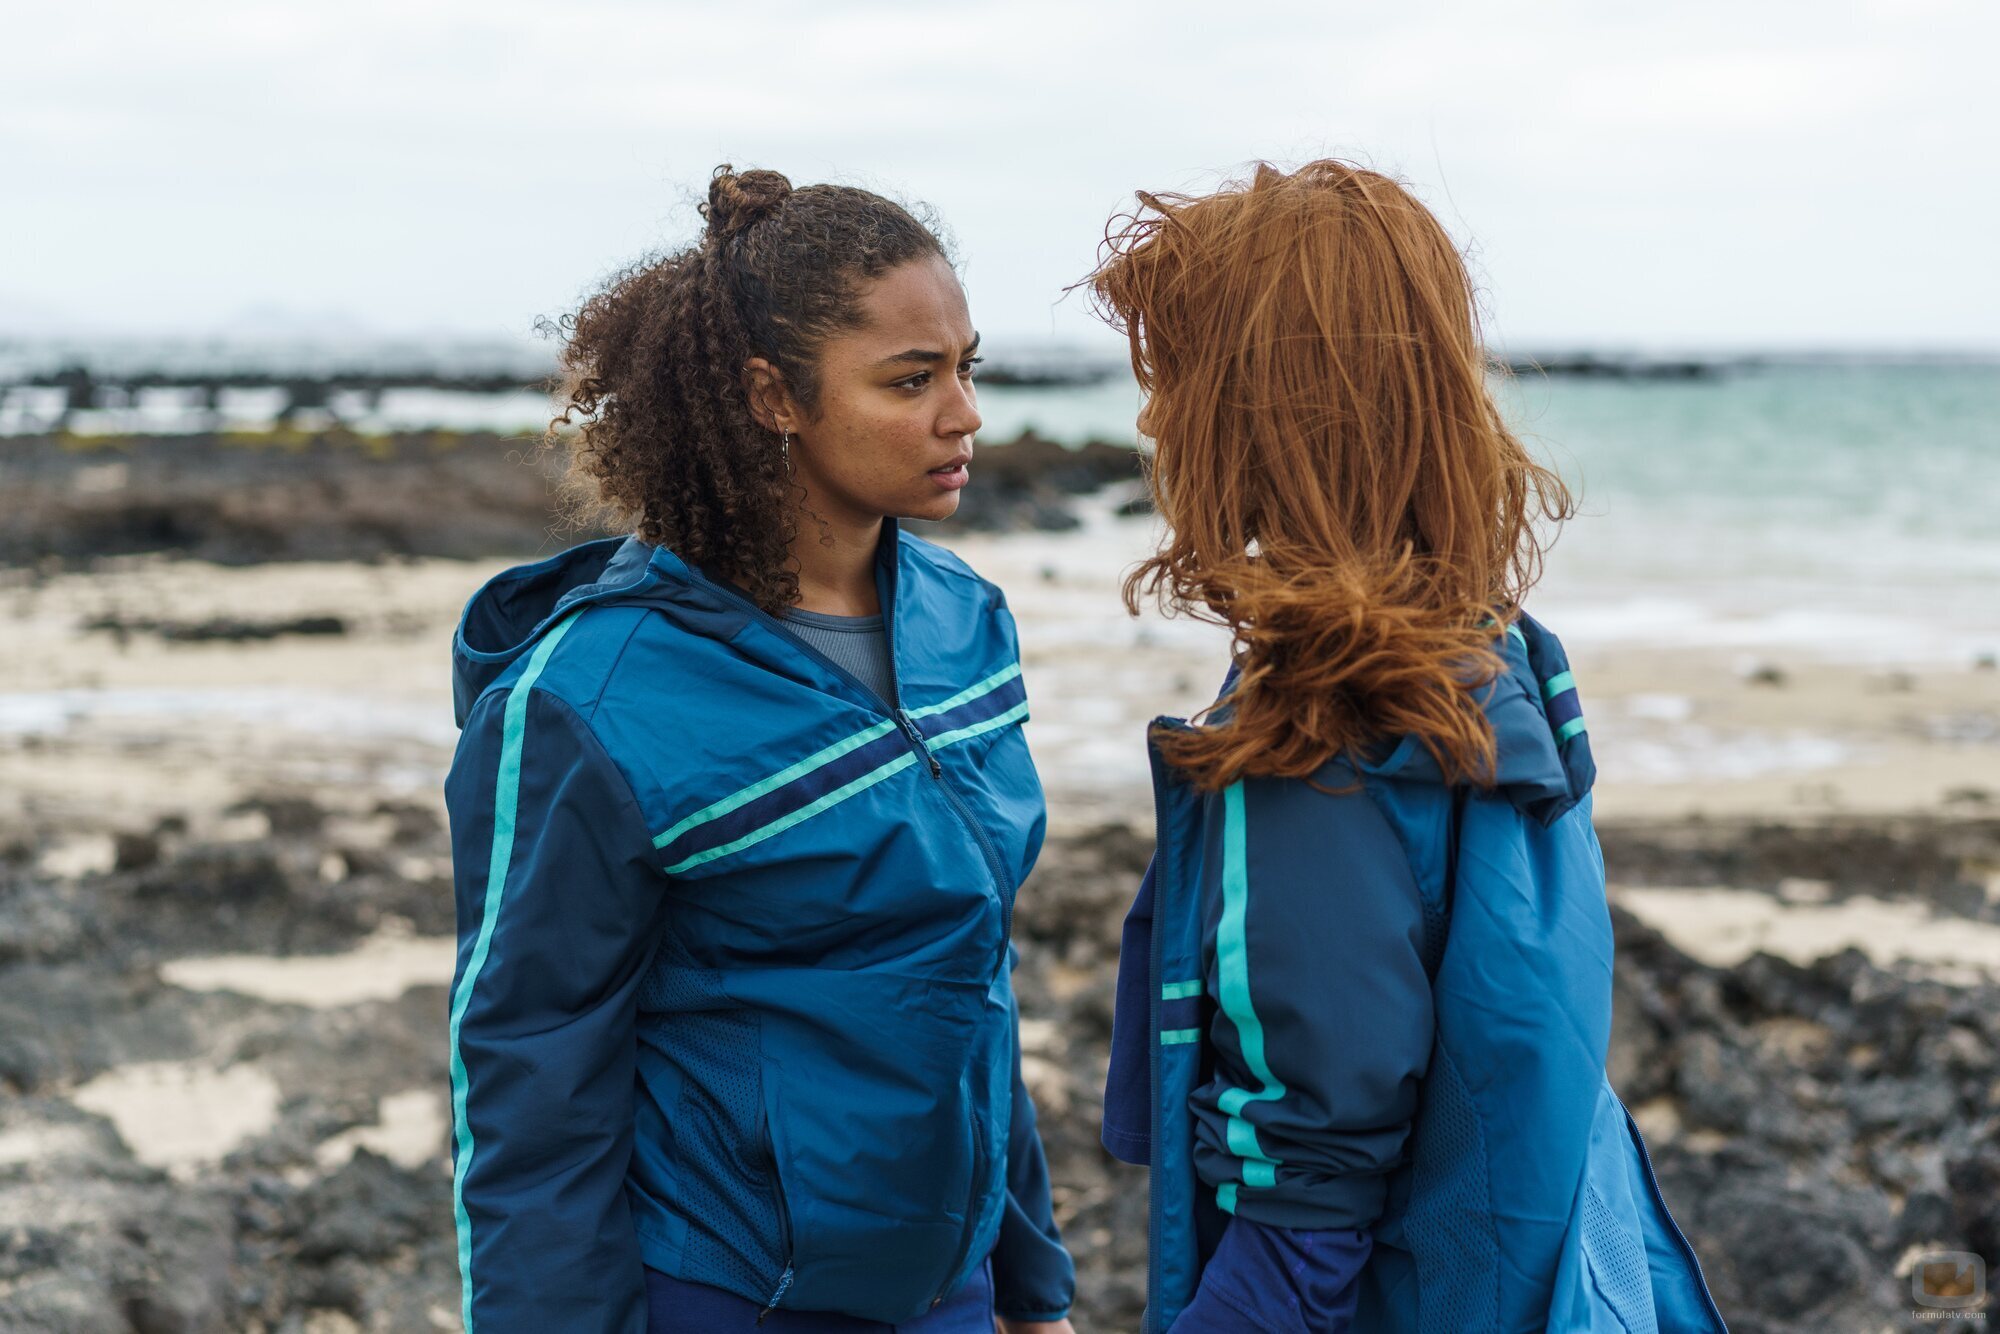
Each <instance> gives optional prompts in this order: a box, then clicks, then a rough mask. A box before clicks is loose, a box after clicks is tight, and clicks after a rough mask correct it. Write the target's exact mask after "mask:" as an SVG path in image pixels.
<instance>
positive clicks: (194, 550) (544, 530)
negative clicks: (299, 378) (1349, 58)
mask: <svg viewBox="0 0 2000 1334" xmlns="http://www.w3.org/2000/svg"><path fill="white" fill-rule="evenodd" d="M565 467H566V459H565V456H564V454H563V452H562V451H561V450H559V449H545V448H543V447H541V445H540V443H539V442H538V441H537V440H535V439H533V438H524V437H517V436H502V435H493V434H490V433H478V432H473V433H459V432H451V431H426V432H413V433H406V434H400V435H393V436H386V437H362V436H357V435H354V434H352V433H350V432H347V431H344V430H339V429H335V430H328V431H323V432H318V433H314V434H306V433H302V432H296V431H281V432H275V433H272V434H270V435H264V436H251V437H247V438H239V437H232V436H219V435H201V434H195V435H171V436H120V437H109V438H103V439H88V440H86V439H82V438H79V437H73V436H60V435H56V436H21V437H15V438H12V439H8V440H6V441H4V442H0V565H28V566H37V567H40V566H43V565H45V564H49V565H55V566H65V565H87V564H89V563H91V562H93V561H96V560H98V559H100V558H102V557H107V556H121V555H134V554H139V553H145V552H161V553H170V554H174V555H179V556H186V557H192V558H195V559H199V560H207V561H215V562H218V563H221V564H227V565H241V564H253V563H257V562H261V561H274V560H364V561H379V560H388V559H395V558H400V557H410V556H448V557H460V558H468V559H469V558H476V557H494V556H521V557H526V556H534V555H547V554H550V553H552V552H554V551H556V550H559V549H561V548H562V547H564V546H567V545H569V544H570V543H572V542H576V541H582V540H586V539H589V538H594V537H601V536H606V535H607V534H608V531H609V530H607V529H604V528H602V527H598V526H594V525H592V524H589V523H586V524H584V525H583V526H581V527H577V526H574V525H572V524H571V523H570V521H569V520H567V519H566V518H565V517H564V515H565V514H566V513H567V512H568V507H566V506H564V505H563V504H562V503H560V500H559V492H560V489H561V479H562V474H563V472H564V469H565ZM972 475H973V480H972V484H971V485H970V486H968V487H966V489H965V490H964V491H963V492H961V493H960V506H959V513H958V515H957V517H955V518H954V519H952V520H950V521H949V522H950V525H951V526H953V527H956V528H959V529H962V530H978V531H996V530H1003V529H1022V528H1033V529H1041V530H1047V531H1055V530H1060V529H1063V528H1069V527H1074V526H1075V525H1076V523H1077V519H1076V517H1075V515H1074V514H1072V513H1071V506H1070V502H1071V501H1072V500H1073V499H1074V498H1075V497H1077V496H1080V495H1083V494H1086V493H1088V492H1092V491H1096V490H1099V489H1100V488H1102V487H1105V486H1107V485H1110V484H1112V483H1115V482H1121V481H1131V482H1136V481H1137V480H1138V478H1139V456H1138V454H1137V453H1136V451H1134V450H1133V449H1131V448H1130V447H1128V446H1124V445H1115V444H1106V443H1104V442H1101V441H1094V442H1091V443H1089V444H1086V445H1084V446H1082V447H1080V448H1076V449H1072V448H1069V447H1067V446H1064V445H1060V444H1056V443H1055V442H1053V441H1049V440H1044V439H1041V438H1040V437H1038V436H1036V435H1034V434H1033V433H1032V432H1030V433H1028V434H1025V435H1023V436H1022V437H1021V438H1020V439H1019V440H1016V441H1013V442H1011V443H995V444H991V445H987V444H980V445H978V446H976V453H975V457H974V459H973V464H972ZM93 628H97V629H102V630H105V631H106V632H108V633H112V634H116V635H118V636H120V637H125V636H129V635H131V634H135V633H146V634H156V635H160V636H163V637H165V638H168V639H178V640H189V641H202V640H218V639H220V640H231V641H241V640H251V639H268V638H274V637H276V636H279V635H297V634H339V633H342V632H343V631H344V630H345V628H346V627H345V625H344V624H343V623H341V622H339V620H338V618H335V617H328V616H304V617H287V618H281V619H279V620H273V621H246V620H240V619H220V620H215V621H206V622H197V623H189V624H183V623H178V622H161V621H154V620H145V619H141V620H138V621H129V622H128V621H120V620H115V619H114V620H107V621H106V622H104V623H103V624H101V625H97V626H94V627H93Z"/></svg>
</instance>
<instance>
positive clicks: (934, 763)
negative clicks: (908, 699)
mask: <svg viewBox="0 0 2000 1334" xmlns="http://www.w3.org/2000/svg"><path fill="white" fill-rule="evenodd" d="M896 721H897V723H898V724H900V725H901V726H902V729H903V735H904V736H906V737H908V738H909V739H910V744H911V745H913V746H915V747H916V748H917V750H918V751H919V752H920V753H921V754H922V755H923V757H924V762H925V763H927V764H929V765H930V767H931V777H932V778H943V777H944V766H943V765H942V764H939V763H938V757H937V756H935V755H933V754H931V748H930V746H929V744H928V743H926V742H925V741H924V734H923V732H922V731H921V730H920V729H919V728H918V727H917V724H916V722H915V720H914V719H912V718H911V717H910V715H909V714H908V713H906V712H904V711H903V710H902V709H898V710H896Z"/></svg>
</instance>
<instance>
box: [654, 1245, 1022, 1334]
mask: <svg viewBox="0 0 2000 1334" xmlns="http://www.w3.org/2000/svg"><path fill="white" fill-rule="evenodd" d="M763 1309H764V1308H763V1307H761V1306H759V1305H758V1304H757V1303H756V1302H753V1301H748V1300H746V1299H744V1298H742V1297H738V1296H737V1295H736V1294H735V1293H733V1292H724V1291H723V1290H722V1289H721V1288H711V1287H709V1286H708V1285H707V1284H706V1283H689V1282H686V1281H685V1280H682V1279H678V1278H669V1277H668V1276H667V1275H665V1274H662V1273H660V1272H659V1271H658V1270H656V1269H648V1270H647V1271H646V1334H993V1262H992V1261H991V1260H988V1261H987V1262H986V1263H985V1264H984V1265H983V1266H981V1267H980V1268H979V1269H978V1270H977V1271H976V1272H975V1273H974V1274H973V1275H972V1277H971V1278H969V1279H967V1280H966V1281H965V1284H964V1286H962V1287H960V1288H959V1289H958V1291H956V1292H954V1293H952V1294H951V1296H949V1297H947V1298H945V1300H944V1301H943V1303H941V1304H940V1305H938V1306H935V1307H933V1308H932V1309H930V1310H929V1311H926V1312H924V1314H922V1315H920V1316H918V1317H917V1318H916V1319H915V1320H905V1321H902V1322H901V1323H900V1324H894V1325H890V1324H884V1323H883V1322H882V1321H880V1320H863V1319H861V1318H860V1317H858V1316H851V1315H836V1314H834V1313H832V1312H830V1311H788V1310H786V1309H785V1308H784V1307H782V1306H781V1307H779V1308H778V1309H777V1310H775V1311H772V1312H771V1313H770V1314H769V1315H767V1316H765V1317H764V1323H763V1324H761V1325H760V1324H758V1323H757V1315H758V1313H759V1312H761V1311H762V1310H763Z"/></svg>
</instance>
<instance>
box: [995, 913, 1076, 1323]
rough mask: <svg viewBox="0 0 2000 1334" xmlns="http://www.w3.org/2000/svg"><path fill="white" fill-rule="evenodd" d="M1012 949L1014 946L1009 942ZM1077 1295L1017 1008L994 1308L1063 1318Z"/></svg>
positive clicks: (1006, 1313) (1020, 1316)
mask: <svg viewBox="0 0 2000 1334" xmlns="http://www.w3.org/2000/svg"><path fill="white" fill-rule="evenodd" d="M1009 949H1010V950H1011V949H1012V946H1009ZM1075 1296H1076V1263H1075V1261H1073V1260H1072V1259H1071V1258H1070V1254H1069V1250H1068V1249H1067V1248H1066V1247H1065V1246H1064V1245H1063V1239H1062V1231H1061V1229H1059V1228H1058V1227H1057V1226H1056V1220H1055V1206H1054V1203H1053V1201H1052V1200H1051V1199H1050V1197H1049V1165H1048V1159H1047V1156H1046V1155H1045V1154H1044V1153H1043V1152H1042V1137H1041V1134H1040V1132H1039V1131H1038V1130H1037V1128H1036V1124H1035V1103H1034V1099H1032V1098H1030V1097H1029V1096H1028V1086H1027V1085H1026V1084H1025V1083H1023V1082H1022V1080H1021V1011H1020V1007H1019V1005H1018V1004H1017V1005H1016V1006H1015V1009H1014V1110H1013V1114H1012V1118H1011V1120H1010V1121H1009V1122H1008V1129H1007V1212H1006V1214H1005V1216H1004V1217H1002V1219H1001V1221H1000V1236H999V1239H998V1240H997V1241H995V1242H994V1244H993V1310H994V1313H995V1314H996V1315H999V1316H1002V1317H1004V1318H1006V1319H1008V1320H1061V1319H1062V1318H1063V1317H1064V1316H1066V1315H1068V1314H1069V1308H1070V1303H1071V1302H1072V1301H1073V1300H1074V1298H1075Z"/></svg>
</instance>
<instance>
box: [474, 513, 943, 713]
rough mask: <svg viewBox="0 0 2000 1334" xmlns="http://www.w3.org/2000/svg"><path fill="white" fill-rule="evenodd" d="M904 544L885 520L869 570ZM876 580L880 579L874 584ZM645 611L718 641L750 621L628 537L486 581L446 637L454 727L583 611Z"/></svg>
mask: <svg viewBox="0 0 2000 1334" xmlns="http://www.w3.org/2000/svg"><path fill="white" fill-rule="evenodd" d="M904 544H905V538H904V535H903V533H902V531H901V529H900V527H899V526H898V525H897V524H896V522H895V521H894V520H890V521H887V522H885V523H884V524H883V526H882V541H881V544H880V545H879V546H878V547H877V549H876V552H875V560H876V564H877V567H878V569H880V570H884V571H893V570H894V568H895V566H896V564H897V562H898V560H899V559H900V555H901V552H902V549H903V547H904ZM878 577H880V576H878ZM614 603H615V604H618V605H621V606H650V607H658V608H660V609H662V610H665V611H668V612H669V613H671V615H672V616H673V619H674V620H675V621H676V623H678V624H679V625H680V626H681V627H682V628H683V629H685V630H687V631H689V632H690V633H693V634H697V635H701V636H704V637H708V638H721V639H726V638H728V637H729V636H730V635H733V634H735V633H736V632H737V631H738V630H739V629H740V628H741V627H742V625H743V623H744V622H745V621H746V620H747V619H750V618H752V617H754V616H756V615H757V614H758V613H757V612H756V611H755V609H754V604H753V603H751V602H750V601H749V599H748V598H746V597H744V596H743V595H742V594H741V593H739V592H735V591H734V590H732V589H729V588H727V587H726V585H725V584H724V583H723V582H721V581H720V580H718V579H717V578H716V577H714V576H712V575H710V574H709V573H707V572H706V571H703V570H701V569H698V568H696V567H694V566H691V565H689V564H688V563H687V562H686V561H684V560H682V559H681V558H680V557H679V556H678V555H676V554H675V553H674V552H673V551H671V550H669V549H668V548H666V547H662V546H654V545H652V544H650V543H648V542H645V541H642V540H641V539H640V538H639V537H637V536H636V535H634V536H631V537H607V538H603V539H600V540H598V541H595V542H585V543H582V544H581V545H578V546H574V547H571V548H570V549H569V550H567V551H564V552H562V553H561V554H559V555H555V556H551V557H550V558H549V559H547V560H544V561H537V562H536V563H534V564H532V565H517V566H515V567H514V568H512V569H510V570H504V571H502V572H501V573H499V574H497V575H495V576H493V578H491V579H489V580H487V581H486V583H485V584H484V585H483V586H482V587H481V588H480V590H479V591H478V592H477V593H474V594H473V595H472V597H471V599H470V600H469V601H467V602H466V604H465V611H464V613H463V614H462V615H461V616H460V617H459V621H458V631H457V633H456V634H455V635H453V637H452V646H451V648H452V652H451V659H452V661H451V668H452V671H451V676H452V681H451V686H452V706H453V710H454V712H455V714H456V716H457V719H458V725H459V726H460V727H464V726H465V720H466V718H467V716H468V715H470V714H471V712H472V706H473V704H474V703H475V702H477V701H478V699H479V696H480V695H481V694H482V693H483V692H484V691H485V690H486V688H487V687H488V686H490V685H492V684H493V683H494V682H495V681H497V680H499V679H500V677H501V676H502V675H503V674H505V673H506V671H507V670H508V668H509V667H511V666H512V665H513V664H514V663H515V662H516V661H518V660H519V659H520V658H521V657H522V656H523V655H525V654H527V653H528V652H529V651H530V650H532V649H533V648H534V646H535V644H536V642H537V641H538V640H540V639H541V637H542V636H543V635H544V634H546V633H548V631H549V629H550V628H551V627H552V626H554V625H555V624H556V623H557V622H558V621H561V620H562V619H563V618H564V617H566V616H568V615H569V614H570V613H571V612H573V611H575V610H577V609H578V608H579V607H583V606H586V605H591V604H604V605H609V604H614Z"/></svg>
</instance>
